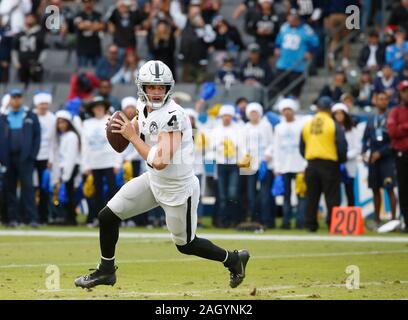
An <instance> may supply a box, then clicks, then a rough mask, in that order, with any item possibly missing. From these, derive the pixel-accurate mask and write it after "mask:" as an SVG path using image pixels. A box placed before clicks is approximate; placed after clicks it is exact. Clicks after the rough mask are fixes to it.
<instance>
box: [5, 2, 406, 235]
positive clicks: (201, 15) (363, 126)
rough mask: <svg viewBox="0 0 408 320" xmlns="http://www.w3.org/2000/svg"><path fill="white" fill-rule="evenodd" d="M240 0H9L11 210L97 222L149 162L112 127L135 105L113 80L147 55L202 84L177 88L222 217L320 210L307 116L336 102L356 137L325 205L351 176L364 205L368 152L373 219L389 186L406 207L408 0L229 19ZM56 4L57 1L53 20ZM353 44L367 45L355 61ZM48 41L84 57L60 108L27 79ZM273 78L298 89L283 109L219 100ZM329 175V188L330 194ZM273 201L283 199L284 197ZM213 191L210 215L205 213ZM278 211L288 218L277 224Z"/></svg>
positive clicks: (251, 12) (350, 198)
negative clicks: (312, 92) (315, 202)
mask: <svg viewBox="0 0 408 320" xmlns="http://www.w3.org/2000/svg"><path fill="white" fill-rule="evenodd" d="M230 2H231V1H227V0H224V1H222V0H179V1H170V0H150V1H149V0H138V1H135V0H118V1H95V0H81V1H75V2H74V1H61V0H48V1H41V0H38V1H35V0H10V1H9V0H8V1H5V0H2V1H0V17H1V21H0V22H1V27H0V82H1V83H2V84H3V85H4V87H5V88H7V90H6V92H5V95H4V96H3V99H2V105H1V111H0V112H1V114H2V115H1V116H0V163H1V165H2V166H1V168H2V169H1V172H0V177H1V178H0V181H1V188H0V190H1V195H2V196H1V209H0V212H1V217H2V222H3V223H4V224H7V225H9V226H10V227H16V226H18V225H19V224H21V223H24V224H30V225H32V226H34V227H35V226H38V224H48V223H57V224H65V225H76V224H77V218H78V215H79V214H81V213H86V214H87V219H86V223H87V225H88V226H89V227H93V226H97V218H96V213H97V212H99V210H100V209H101V208H102V207H103V206H104V205H105V203H106V201H107V200H108V199H109V198H110V197H111V196H112V195H113V194H114V193H115V192H116V191H117V190H118V188H119V187H120V186H122V185H123V184H124V183H125V182H126V181H128V180H129V179H131V178H132V177H135V176H138V175H140V174H141V172H143V170H144V163H143V161H142V159H140V157H139V156H138V154H137V153H136V152H135V151H134V150H133V149H132V147H129V148H128V149H127V150H126V151H125V152H124V153H123V154H117V153H115V152H114V151H113V150H112V149H111V147H110V146H109V144H108V142H107V140H106V138H105V123H106V120H107V118H108V117H109V114H111V113H112V112H114V111H117V110H122V111H123V112H125V114H126V115H127V116H128V117H129V118H132V117H133V116H134V115H135V106H136V100H135V98H136V97H135V95H133V94H131V95H133V96H127V97H126V96H115V95H114V94H113V92H114V91H113V88H114V87H120V86H123V85H131V84H134V82H135V79H136V78H137V72H138V68H139V67H140V65H141V64H142V63H143V62H144V61H147V60H150V59H157V60H162V61H163V62H164V63H166V64H167V65H168V66H169V67H170V69H171V70H172V72H173V75H174V77H175V80H176V82H177V83H195V84H199V85H200V86H201V91H200V92H199V93H198V94H197V96H191V95H189V94H187V93H185V92H176V93H175V94H174V96H173V97H174V99H175V100H176V101H177V102H179V103H180V104H181V105H184V104H187V103H188V104H190V105H192V107H193V108H189V109H186V110H187V112H188V114H189V115H190V118H191V121H192V124H193V127H194V128H195V129H196V131H195V154H196V160H197V161H196V165H195V172H196V174H197V176H199V178H200V181H201V183H202V186H201V187H202V196H203V198H205V197H206V196H207V195H209V194H211V195H212V196H213V197H214V198H215V203H211V209H210V210H209V211H210V214H211V215H212V224H213V225H214V226H215V227H237V226H240V225H241V226H242V225H243V223H245V222H251V223H252V227H253V228H255V229H264V228H275V227H280V228H283V229H290V228H292V227H295V228H299V229H302V228H304V226H305V218H306V220H307V219H308V217H309V218H310V216H311V215H312V213H311V212H310V211H311V210H312V209H313V208H312V207H313V206H310V199H309V202H308V190H309V193H310V192H311V191H310V189H311V188H313V186H310V185H309V184H308V178H307V175H308V173H307V172H308V171H307V170H308V164H309V166H310V162H311V161H310V160H314V158H313V159H310V158H309V159H308V156H310V152H311V151H310V150H309V152H308V150H307V146H306V151H305V150H304V147H305V146H303V149H302V144H306V145H307V141H306V140H307V138H308V137H307V134H305V133H304V130H305V129H304V128H305V125H307V124H308V123H309V122H310V121H311V122H312V123H313V121H314V120H316V119H315V118H313V116H312V115H311V114H310V113H311V111H312V112H314V111H318V112H317V113H318V114H319V113H321V112H323V113H325V114H329V115H330V117H331V119H333V123H334V124H336V128H337V126H339V127H340V128H341V130H342V132H343V133H344V136H345V139H346V140H347V145H348V148H347V150H346V158H345V159H342V160H341V159H340V158H341V157H340V151H339V150H337V151H338V153H339V154H338V156H336V157H334V158H333V159H331V158H330V159H323V160H325V161H326V160H327V161H333V162H336V163H339V162H342V165H338V166H337V167H338V174H339V175H338V179H336V180H335V182H334V184H333V181H329V182H328V181H323V182H322V187H321V189H322V190H321V191H322V192H324V193H325V197H326V202H329V203H327V210H328V212H330V209H331V208H332V207H333V206H335V205H338V204H339V203H340V199H339V198H340V191H339V190H340V185H341V184H343V185H344V190H345V195H346V197H347V202H348V205H351V206H352V205H354V203H355V199H354V189H355V187H354V186H355V181H354V178H355V175H356V163H357V162H358V161H364V162H365V163H366V165H367V166H368V168H369V179H368V185H367V187H369V188H370V189H372V190H373V195H374V204H375V215H374V221H375V224H374V227H373V228H374V229H376V228H378V227H379V226H380V225H381V219H380V210H381V194H380V190H381V189H385V190H386V191H387V194H388V197H389V199H390V202H391V211H392V219H395V218H396V212H397V205H398V202H399V205H400V212H401V214H402V216H404V217H408V208H407V203H406V199H404V197H402V196H401V195H403V194H404V193H405V194H407V192H408V187H407V181H408V178H407V167H408V164H407V158H408V155H407V152H408V146H407V139H408V137H407V136H408V129H407V125H406V124H404V121H403V120H406V121H408V117H407V111H406V109H407V107H405V105H406V104H408V100H407V99H405V100H404V92H405V93H406V88H407V87H408V86H407V85H406V84H407V82H406V81H407V80H408V41H406V32H407V31H408V25H407V21H408V19H407V18H408V1H407V0H401V1H385V0H383V1H369V0H361V1H353V0H339V1H325V0H280V1H279V0H275V1H273V0H252V1H251V0H245V1H241V0H237V1H234V3H235V2H236V5H234V6H230V7H231V8H233V12H231V15H230V17H229V18H227V17H225V16H222V15H221V12H222V10H223V6H225V5H227V3H230ZM50 5H53V6H56V7H58V8H59V13H60V15H59V17H58V18H59V19H58V21H57V22H56V20H55V18H54V17H53V12H50V11H49V10H47V8H49V6H50ZM353 5H355V6H357V7H358V8H359V9H360V12H361V14H360V15H359V17H360V18H361V19H360V25H359V28H360V29H359V33H358V37H357V38H353V39H351V38H350V41H346V42H345V43H343V44H341V42H342V39H346V38H347V37H348V35H349V34H350V33H351V30H350V29H349V28H347V27H346V20H347V17H348V15H347V14H346V9H347V7H349V6H353ZM98 6H99V8H104V9H106V10H105V11H103V12H102V11H99V10H98ZM56 23H57V24H56ZM56 25H57V27H55V26H56ZM141 36H142V37H141ZM106 39H110V40H109V42H108V43H106V41H104V40H106ZM141 39H142V40H143V43H142V42H141V41H140V40H141ZM353 42H363V43H364V46H363V47H362V48H361V50H360V52H359V53H358V57H357V59H354V60H353V58H352V55H351V47H352V45H353ZM326 44H327V45H326ZM339 44H341V45H340V46H339ZM339 48H340V49H339ZM53 50H62V51H66V52H68V53H72V54H74V55H75V56H76V63H75V66H74V67H73V68H72V70H71V73H70V76H69V77H68V78H66V82H67V83H68V82H69V83H70V90H69V93H68V95H67V97H66V101H65V102H64V103H63V104H59V105H55V101H53V96H52V94H51V93H50V92H47V91H44V90H38V91H36V92H35V93H34V94H33V97H32V101H31V99H30V101H28V100H27V97H26V96H25V90H24V88H27V87H29V86H30V85H32V84H33V83H34V84H41V83H45V82H49V79H47V72H46V70H47V61H48V60H49V59H51V57H50V56H49V54H50V52H55V51H53ZM142 53H143V54H142ZM354 66H356V67H357V69H355V68H354ZM61 68H63V62H61ZM321 70H326V71H327V72H330V74H333V76H332V81H331V82H329V83H326V84H324V85H323V87H322V88H321V90H320V92H319V94H317V95H316V97H315V99H314V101H313V104H312V107H311V108H309V105H307V106H306V105H302V103H301V100H302V99H301V98H302V94H305V92H303V87H304V85H305V83H306V78H304V77H303V76H304V74H305V73H307V74H308V75H318V74H319V72H321ZM276 78H279V79H280V81H279V82H277V83H275V84H274V88H273V89H274V90H275V91H276V92H280V91H283V90H285V89H286V88H288V86H290V85H291V84H293V83H296V85H294V86H292V87H291V88H290V90H289V91H287V92H286V94H285V95H284V96H282V97H279V99H278V101H277V102H276V103H275V104H274V108H273V110H270V109H269V108H267V107H266V106H265V105H264V104H263V102H264V101H263V100H262V101H251V100H249V99H248V98H247V97H245V95H243V96H238V97H237V99H234V101H230V102H229V103H225V102H221V101H217V90H216V88H217V87H220V86H221V87H224V88H227V89H228V88H231V87H233V86H234V85H236V84H238V83H239V84H243V85H245V86H248V87H254V88H266V87H268V85H270V84H271V83H272V82H273V81H274V79H276ZM350 78H352V79H353V80H352V81H350ZM16 84H23V85H24V86H23V87H21V86H17V85H16ZM135 93H136V89H135V90H134V94H135ZM30 98H31V97H30ZM210 102H211V104H210ZM405 103H406V104H405ZM394 110H395V111H394ZM54 111H56V112H54ZM362 112H364V115H362ZM390 112H393V114H392V115H391V116H392V117H391V120H390V116H389V114H390ZM315 129H316V128H315ZM315 129H313V130H315ZM319 130H320V129H319ZM325 130H326V129H325V128H323V129H322V132H325ZM304 140H305V141H304ZM337 142H338V141H336V143H337ZM335 147H336V148H338V147H339V145H338V144H336V146H335ZM312 153H313V152H312ZM328 154H330V152H328ZM319 159H320V158H319ZM340 160H341V161H340ZM33 174H34V175H33ZM33 176H34V178H32V177H33ZM305 176H306V177H305ZM327 184H330V185H331V186H332V188H333V190H334V193H335V194H334V195H333V194H331V195H328V194H327V192H328V190H327V189H326V187H325V186H326V185H327ZM397 186H398V187H399V188H398V191H399V197H397V195H396V194H395V192H394V189H395V188H396V187H397ZM336 190H337V191H336ZM313 191H318V190H313ZM292 194H296V197H294V196H293V195H292ZM318 195H319V197H320V193H319V194H318ZM309 196H310V194H309ZM314 196H315V194H314ZM277 197H281V198H283V201H282V202H281V203H279V201H278V203H276V202H275V199H276V198H277ZM293 198H296V199H295V200H293ZM328 198H329V201H327V200H328ZM398 198H399V199H398ZM405 198H406V197H405ZM331 200H332V201H331ZM203 202H204V203H203V204H202V205H201V206H200V208H199V217H200V220H199V224H200V225H201V218H202V217H203V216H204V215H206V214H207V211H208V208H207V207H208V204H207V203H206V201H203ZM308 203H309V205H308ZM294 204H295V205H294ZM314 210H315V209H313V210H312V211H314ZM316 211H317V209H316ZM277 216H282V222H281V224H280V225H278V226H277V225H276V222H275V221H276V217H277ZM326 216H327V217H330V214H326ZM326 222H328V223H330V221H329V218H327V219H326ZM405 222H407V221H405ZM124 224H126V225H129V226H132V225H139V226H140V225H153V226H162V225H163V224H164V219H163V213H162V212H161V211H160V209H157V210H153V211H152V212H149V213H148V214H146V215H143V216H141V217H137V218H135V219H132V220H131V221H126V222H124ZM406 224H407V223H406ZM407 225H408V224H407ZM308 228H309V229H310V231H315V230H312V229H314V228H311V227H310V225H309V226H308Z"/></svg>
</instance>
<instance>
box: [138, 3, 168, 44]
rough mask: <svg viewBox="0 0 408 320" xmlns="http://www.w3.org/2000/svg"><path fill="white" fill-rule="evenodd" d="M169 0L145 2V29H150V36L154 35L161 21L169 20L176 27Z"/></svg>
mask: <svg viewBox="0 0 408 320" xmlns="http://www.w3.org/2000/svg"><path fill="white" fill-rule="evenodd" d="M170 2H171V1H169V0H151V1H148V2H146V3H145V7H144V14H145V17H144V18H145V20H144V21H143V29H144V30H148V33H149V35H148V37H149V36H151V35H153V34H154V32H155V30H156V28H157V25H158V24H159V22H160V21H162V20H165V21H167V22H168V23H169V24H170V25H171V26H172V27H174V28H176V25H175V24H174V21H173V18H172V17H171V15H170Z"/></svg>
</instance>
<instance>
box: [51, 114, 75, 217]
mask: <svg viewBox="0 0 408 320" xmlns="http://www.w3.org/2000/svg"><path fill="white" fill-rule="evenodd" d="M56 117H57V134H58V138H57V147H58V153H57V154H58V156H57V162H56V165H57V166H58V168H59V170H58V171H59V182H60V188H61V186H62V184H64V185H65V189H66V194H67V198H68V201H67V203H65V204H63V208H64V211H65V222H64V224H65V225H77V221H76V213H75V193H74V190H75V189H74V181H75V177H76V176H77V174H78V172H79V164H78V159H80V155H81V153H80V145H81V142H80V141H81V140H80V136H79V134H78V132H77V131H76V129H75V127H74V124H73V117H72V115H71V113H69V112H68V111H66V110H60V111H58V112H57V113H56Z"/></svg>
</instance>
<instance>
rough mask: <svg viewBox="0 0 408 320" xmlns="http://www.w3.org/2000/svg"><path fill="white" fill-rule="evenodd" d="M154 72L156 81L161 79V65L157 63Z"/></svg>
mask: <svg viewBox="0 0 408 320" xmlns="http://www.w3.org/2000/svg"><path fill="white" fill-rule="evenodd" d="M154 72H155V77H156V79H160V70H159V64H158V63H157V62H155V63H154Z"/></svg>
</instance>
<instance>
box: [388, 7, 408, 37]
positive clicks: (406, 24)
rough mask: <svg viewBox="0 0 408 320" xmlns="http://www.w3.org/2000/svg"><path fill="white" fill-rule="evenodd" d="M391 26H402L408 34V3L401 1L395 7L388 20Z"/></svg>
mask: <svg viewBox="0 0 408 320" xmlns="http://www.w3.org/2000/svg"><path fill="white" fill-rule="evenodd" d="M388 24H389V25H395V26H401V27H402V28H404V30H405V32H408V1H407V0H401V1H400V4H399V5H398V6H397V7H395V8H394V9H393V10H392V12H391V15H390V18H389V20H388Z"/></svg>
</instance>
